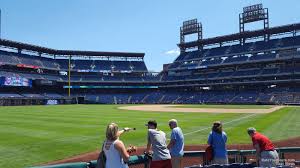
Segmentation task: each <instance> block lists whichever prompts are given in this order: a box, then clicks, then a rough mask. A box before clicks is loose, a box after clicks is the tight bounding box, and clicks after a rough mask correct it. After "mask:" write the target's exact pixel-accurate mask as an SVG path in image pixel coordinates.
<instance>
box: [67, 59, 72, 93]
mask: <svg viewBox="0 0 300 168" xmlns="http://www.w3.org/2000/svg"><path fill="white" fill-rule="evenodd" d="M71 57H72V56H71V55H69V72H68V83H69V84H68V85H69V87H68V88H69V90H68V96H69V97H71Z"/></svg>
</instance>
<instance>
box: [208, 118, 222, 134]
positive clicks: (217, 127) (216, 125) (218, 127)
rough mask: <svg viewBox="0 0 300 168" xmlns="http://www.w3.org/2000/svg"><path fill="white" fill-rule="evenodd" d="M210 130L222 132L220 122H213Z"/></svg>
mask: <svg viewBox="0 0 300 168" xmlns="http://www.w3.org/2000/svg"><path fill="white" fill-rule="evenodd" d="M211 130H212V131H214V132H216V133H219V134H222V131H223V129H222V123H221V122H220V121H216V122H214V123H213V126H212V128H211Z"/></svg>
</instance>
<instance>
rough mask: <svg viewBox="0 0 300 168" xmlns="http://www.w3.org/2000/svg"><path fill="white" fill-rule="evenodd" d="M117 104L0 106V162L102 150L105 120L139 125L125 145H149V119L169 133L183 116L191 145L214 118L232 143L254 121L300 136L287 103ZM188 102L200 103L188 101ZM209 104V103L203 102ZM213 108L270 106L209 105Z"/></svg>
mask: <svg viewBox="0 0 300 168" xmlns="http://www.w3.org/2000/svg"><path fill="white" fill-rule="evenodd" d="M117 107H119V106H118V105H61V106H23V107H0V156H1V157H0V167H14V168H18V167H27V166H32V165H38V164H40V163H45V162H49V161H53V160H58V159H63V158H67V157H70V156H74V155H78V154H81V153H86V152H91V151H95V150H96V149H99V148H100V146H101V143H102V142H103V140H104V136H105V133H104V132H105V128H106V125H107V124H108V123H110V122H116V123H118V125H119V127H121V128H122V127H136V128H137V130H136V131H135V132H129V133H127V134H125V135H124V136H122V137H121V139H122V140H123V141H124V142H125V145H129V144H133V145H136V146H144V145H145V144H146V131H147V130H146V128H145V126H144V124H145V123H146V122H147V121H148V120H149V119H156V120H157V121H158V127H159V128H160V129H161V130H163V131H165V132H166V133H167V136H169V135H170V130H169V128H168V125H167V122H168V120H169V119H171V118H176V119H177V120H178V121H179V124H180V127H181V128H182V130H183V132H184V134H186V135H185V143H186V144H204V143H206V138H207V135H208V133H209V131H210V125H211V123H212V122H213V121H215V120H221V121H222V122H223V123H224V129H225V131H226V132H227V134H228V141H229V142H228V143H229V144H233V143H250V139H249V137H248V135H247V134H246V128H247V127H250V126H255V127H256V128H257V129H258V130H259V131H261V132H263V133H264V134H266V135H268V136H269V137H270V138H271V139H272V140H280V139H286V138H289V137H297V136H300V108H297V107H286V108H283V109H281V110H278V111H276V112H273V113H269V114H216V113H211V114H210V113H178V112H177V113H159V112H140V111H126V110H119V109H117ZM187 107H201V106H199V105H196V106H193V105H188V106H187ZM203 107H204V106H203ZM205 107H206V108H207V107H213V108H242V107H244V108H245V107H247V108H260V107H261V108H269V107H268V106H240V105H239V107H237V106H234V105H219V106H215V105H205Z"/></svg>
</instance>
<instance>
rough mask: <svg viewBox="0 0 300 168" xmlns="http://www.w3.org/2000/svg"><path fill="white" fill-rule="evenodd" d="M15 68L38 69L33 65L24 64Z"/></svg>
mask: <svg viewBox="0 0 300 168" xmlns="http://www.w3.org/2000/svg"><path fill="white" fill-rule="evenodd" d="M17 67H21V68H32V69H39V68H40V67H39V66H35V65H26V64H17Z"/></svg>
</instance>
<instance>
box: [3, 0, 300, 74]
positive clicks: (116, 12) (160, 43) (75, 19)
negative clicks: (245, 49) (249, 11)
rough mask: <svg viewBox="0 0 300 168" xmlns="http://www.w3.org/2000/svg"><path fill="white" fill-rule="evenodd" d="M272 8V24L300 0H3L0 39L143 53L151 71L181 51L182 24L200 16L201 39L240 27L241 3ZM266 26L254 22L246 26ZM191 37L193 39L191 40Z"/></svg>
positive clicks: (283, 20)
mask: <svg viewBox="0 0 300 168" xmlns="http://www.w3.org/2000/svg"><path fill="white" fill-rule="evenodd" d="M258 3H262V4H263V5H264V7H267V8H269V17H270V27H273V26H279V25H284V24H291V23H298V22H300V12H299V11H300V1H299V0H0V9H1V14H2V20H1V23H2V25H1V28H2V29H1V30H2V31H1V38H4V39H8V40H14V41H19V42H24V43H30V44H34V45H40V46H43V47H48V48H53V49H61V50H92V51H118V52H143V53H145V63H146V65H147V67H148V69H149V70H150V71H155V72H159V71H161V70H162V67H163V64H166V63H171V62H173V61H174V60H175V59H176V57H177V56H178V55H179V50H178V47H177V44H178V43H179V40H180V39H179V28H180V26H181V25H182V22H183V21H186V20H190V19H195V18H197V19H198V21H199V22H201V23H202V26H203V38H210V37H216V36H221V35H226V34H232V33H237V32H238V31H239V25H238V24H239V23H238V15H239V13H241V12H242V9H243V7H245V6H249V5H254V4H258ZM257 28H263V23H262V22H257V23H251V24H249V25H247V26H246V30H253V29H257ZM190 40H192V39H190Z"/></svg>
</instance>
